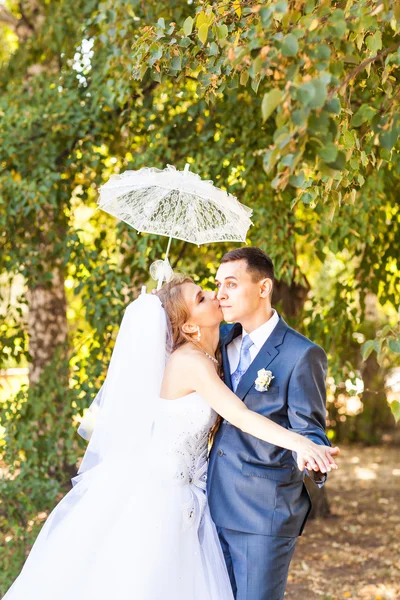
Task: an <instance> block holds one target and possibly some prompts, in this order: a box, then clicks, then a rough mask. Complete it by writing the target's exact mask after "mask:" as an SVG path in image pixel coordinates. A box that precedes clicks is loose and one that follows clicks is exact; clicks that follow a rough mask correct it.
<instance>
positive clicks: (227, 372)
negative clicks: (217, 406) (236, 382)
mask: <svg viewBox="0 0 400 600" xmlns="http://www.w3.org/2000/svg"><path fill="white" fill-rule="evenodd" d="M241 333H242V326H241V325H240V323H235V324H234V325H233V326H232V327H231V329H230V330H229V332H228V334H227V336H226V337H225V338H224V339H223V340H221V353H222V367H223V369H224V383H225V385H227V386H228V388H229V389H230V390H232V379H231V367H230V364H229V359H228V350H227V346H228V344H230V343H231V341H232V340H233V339H234V338H235V337H237V336H238V335H240V334H241ZM232 391H233V390H232Z"/></svg>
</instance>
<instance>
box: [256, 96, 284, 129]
mask: <svg viewBox="0 0 400 600" xmlns="http://www.w3.org/2000/svg"><path fill="white" fill-rule="evenodd" d="M282 96H283V92H282V91H281V90H279V89H278V88H274V89H273V90H271V91H270V92H268V93H267V94H264V97H263V99H262V103H261V113H262V118H263V121H266V120H267V119H268V117H269V116H270V115H271V114H272V113H273V112H274V110H275V109H276V108H277V106H279V104H280V102H281V100H282Z"/></svg>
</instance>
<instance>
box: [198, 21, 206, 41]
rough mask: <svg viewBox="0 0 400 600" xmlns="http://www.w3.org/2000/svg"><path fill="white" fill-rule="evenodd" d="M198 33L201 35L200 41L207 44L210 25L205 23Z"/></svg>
mask: <svg viewBox="0 0 400 600" xmlns="http://www.w3.org/2000/svg"><path fill="white" fill-rule="evenodd" d="M198 33H199V40H200V41H201V42H202V43H203V44H205V43H206V41H207V37H208V24H207V23H203V24H202V25H200V27H199V32H198Z"/></svg>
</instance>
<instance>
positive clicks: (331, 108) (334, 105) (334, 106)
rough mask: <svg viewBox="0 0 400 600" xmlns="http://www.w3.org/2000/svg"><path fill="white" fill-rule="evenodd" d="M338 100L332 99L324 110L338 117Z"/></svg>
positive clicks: (339, 107)
mask: <svg viewBox="0 0 400 600" xmlns="http://www.w3.org/2000/svg"><path fill="white" fill-rule="evenodd" d="M340 109H341V106H340V100H339V98H332V99H331V100H329V101H328V102H327V103H326V105H325V110H326V111H327V112H329V113H332V114H334V115H338V114H339V113H340Z"/></svg>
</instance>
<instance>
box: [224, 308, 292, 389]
mask: <svg viewBox="0 0 400 600" xmlns="http://www.w3.org/2000/svg"><path fill="white" fill-rule="evenodd" d="M287 330H288V326H287V325H286V323H285V321H284V320H283V319H282V317H280V319H279V323H278V324H277V325H276V327H275V329H274V330H273V332H272V333H271V335H270V336H269V338H268V339H267V341H266V342H265V344H264V345H263V346H262V348H261V349H260V351H259V353H258V354H257V356H256V357H255V359H254V360H253V362H252V363H251V365H250V366H249V368H248V369H247V371H246V373H245V374H244V375H243V377H242V379H241V380H240V381H239V385H238V387H237V389H236V395H237V396H238V397H239V398H240V399H241V400H243V398H244V397H245V395H246V394H247V392H248V391H249V389H250V388H251V387H252V386H253V385H254V382H255V380H256V379H257V373H258V371H259V370H260V369H266V368H267V367H268V365H269V364H270V363H271V362H272V361H273V360H274V358H275V357H276V356H277V355H278V354H279V350H278V346H280V345H281V344H282V342H283V338H284V337H285V334H286V332H287ZM225 352H226V347H225ZM230 387H231V389H232V383H231V385H230Z"/></svg>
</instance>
